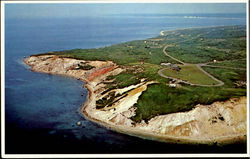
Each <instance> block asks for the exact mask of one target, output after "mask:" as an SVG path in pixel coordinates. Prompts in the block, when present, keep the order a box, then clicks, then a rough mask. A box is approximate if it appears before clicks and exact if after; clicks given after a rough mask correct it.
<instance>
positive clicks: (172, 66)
mask: <svg viewBox="0 0 250 159" xmlns="http://www.w3.org/2000/svg"><path fill="white" fill-rule="evenodd" d="M170 68H171V69H172V70H175V71H180V70H181V68H180V67H179V66H176V65H173V64H171V65H170Z"/></svg>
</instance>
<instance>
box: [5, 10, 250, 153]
mask: <svg viewBox="0 0 250 159" xmlns="http://www.w3.org/2000/svg"><path fill="white" fill-rule="evenodd" d="M222 25H246V17H245V15H244V14H199V15H194V14H192V15H190V14H181V15H179V14H176V15H165V14H150V15H149V14H147V15H143V14H140V15H133V14H127V15H107V16H91V17H75V18H53V17H50V18H34V19H32V18H27V19H25V18H6V19H5V107H4V108H5V150H6V152H5V153H6V154H92V153H97V154H100V153H109V154H110V153H111V154H113V153H167V154H168V153H178V154H179V153H244V152H246V145H245V144H234V145H228V146H224V147H218V146H205V145H198V146H197V145H196V146H190V145H175V144H166V143H161V142H157V141H151V140H146V139H141V138H137V137H132V136H128V135H125V134H120V133H117V132H114V131H111V130H108V129H106V128H105V127H103V126H100V125H98V124H96V123H93V122H91V121H88V120H87V119H85V118H84V116H82V115H81V113H80V112H79V109H80V107H81V106H82V104H83V103H84V102H85V101H86V97H87V94H88V92H87V90H86V89H85V88H84V87H83V86H84V83H82V82H80V81H77V80H76V79H72V78H68V77H63V76H57V75H48V74H43V73H37V72H32V71H30V70H29V68H28V67H27V66H26V65H25V64H24V63H23V60H24V57H28V56H30V55H32V54H36V53H44V52H49V51H58V50H68V49H75V48H98V47H104V46H109V45H113V44H117V43H122V42H126V41H130V40H137V39H145V38H150V37H154V36H157V35H159V33H160V31H162V30H172V29H178V28H189V27H205V26H222ZM78 121H81V122H82V125H81V126H77V124H76V123H77V122H78Z"/></svg>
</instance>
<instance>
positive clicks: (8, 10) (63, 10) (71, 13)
mask: <svg viewBox="0 0 250 159" xmlns="http://www.w3.org/2000/svg"><path fill="white" fill-rule="evenodd" d="M184 13H189V14H195V13H246V4H245V3H163V4H162V3H161V4H159V3H154V4H152V3H130V4H124V3H116V4H114V3H104V4H95V3H91V4H90V3H87V4H86V3H78V4H70V3H67V4H59V3H56V4H6V6H5V15H6V18H18V17H22V18H39V17H41V18H43V17H84V16H93V15H94V16H95V15H97V16H98V15H110V14H184Z"/></svg>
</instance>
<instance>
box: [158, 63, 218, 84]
mask: <svg viewBox="0 0 250 159" xmlns="http://www.w3.org/2000/svg"><path fill="white" fill-rule="evenodd" d="M180 67H181V70H180V71H175V70H173V69H171V68H170V67H168V68H166V69H165V70H164V71H163V74H164V75H166V76H169V77H174V78H177V79H180V80H183V81H188V82H190V83H192V84H202V85H215V84H218V82H217V81H215V80H213V79H212V78H210V77H208V76H207V75H206V74H204V73H203V72H202V71H200V70H199V69H198V68H197V66H196V65H194V64H186V65H184V66H180Z"/></svg>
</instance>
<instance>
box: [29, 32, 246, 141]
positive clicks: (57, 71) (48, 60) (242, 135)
mask: <svg viewBox="0 0 250 159" xmlns="http://www.w3.org/2000/svg"><path fill="white" fill-rule="evenodd" d="M185 29H187V28H185ZM178 30H180V29H178ZM161 33H163V34H164V32H161ZM24 62H25V64H26V65H28V66H30V70H32V71H34V72H41V73H47V74H52V75H62V76H67V77H71V78H76V79H77V80H80V81H82V82H84V83H85V84H84V87H85V88H86V89H87V91H88V95H87V101H86V102H85V103H83V104H82V105H81V107H80V108H79V110H80V113H82V115H83V116H84V117H85V118H86V119H88V120H90V121H92V122H95V123H97V124H99V125H101V126H104V127H105V128H107V129H110V130H113V131H116V132H119V133H123V134H127V135H130V136H135V137H139V138H143V139H149V140H155V141H159V142H165V143H176V144H194V145H197V144H205V145H218V146H222V145H227V144H233V143H236V142H237V143H238V142H240V143H246V139H247V136H246V130H245V129H246V128H245V126H246V125H244V124H245V123H244V122H245V121H244V120H243V118H242V119H241V118H240V119H239V121H230V120H229V122H232V123H234V122H240V126H238V127H237V126H235V125H237V123H236V124H235V125H233V126H231V127H227V126H225V123H222V122H220V121H219V123H218V124H219V125H216V124H215V128H214V125H213V124H212V125H211V123H209V122H208V121H209V120H210V119H209V120H208V121H203V120H204V119H203V118H205V119H206V120H207V119H208V117H207V116H206V115H205V116H204V111H205V113H206V111H208V112H209V111H210V112H209V113H210V114H208V116H210V117H211V116H212V115H216V113H217V114H218V112H217V111H222V112H224V111H225V112H226V113H229V116H228V117H227V118H231V116H230V112H228V111H229V110H228V108H230V107H231V105H229V106H227V105H228V103H230V102H231V103H232V101H231V100H234V99H230V100H228V101H226V102H215V103H213V104H211V105H199V104H198V105H197V106H195V107H194V109H193V110H190V111H186V112H176V113H171V114H166V115H158V116H156V117H153V118H152V119H150V121H149V123H147V124H146V123H142V122H141V123H136V125H133V124H132V122H133V121H132V120H131V119H130V117H132V116H133V113H135V110H131V108H132V106H133V105H134V104H135V103H137V100H138V98H139V96H140V95H141V93H142V92H143V91H145V90H146V89H147V85H148V84H151V83H150V82H149V83H148V82H147V83H145V82H143V81H141V83H139V84H138V85H137V86H135V85H131V86H132V87H133V88H129V87H130V86H129V87H126V88H123V89H125V90H126V89H127V91H126V92H128V94H129V93H132V92H133V93H132V94H133V95H131V96H132V97H133V98H132V97H129V98H127V97H126V98H125V97H124V100H121V101H122V102H125V103H126V102H127V103H126V104H124V103H122V102H121V103H120V101H118V102H117V103H118V104H117V105H116V108H117V107H121V105H122V104H123V105H122V106H125V107H126V108H125V109H124V108H122V109H123V110H122V111H121V112H117V111H115V110H114V109H113V108H112V111H111V109H108V110H104V111H102V110H99V109H97V108H96V101H97V100H98V99H102V97H100V96H104V95H101V93H102V92H103V91H104V90H105V84H104V83H105V80H106V77H107V76H108V75H113V74H119V73H121V72H122V71H123V69H122V68H119V65H117V64H115V63H114V62H112V61H84V60H77V59H74V58H60V57H59V56H57V55H37V56H35V55H32V56H30V57H28V58H26V59H25V60H24ZM79 63H87V64H90V65H91V66H94V69H90V70H75V69H72V68H74V67H75V66H76V65H77V64H78V65H79ZM119 69H120V70H119ZM110 73H111V74H110ZM151 82H153V81H151ZM99 84H100V85H101V86H100V85H99ZM103 85H104V86H103ZM103 89H104V90H103ZM136 89H138V90H136ZM100 90H101V91H100ZM121 90H122V89H118V92H119V91H121ZM131 90H132V91H131ZM96 91H97V92H99V93H96ZM111 91H114V92H116V91H117V90H111ZM107 93H109V92H107ZM107 93H105V94H107ZM116 93H117V92H116ZM128 94H127V95H128ZM98 96H99V97H98ZM130 99H131V100H132V103H131V102H128V100H130ZM242 100H243V105H244V100H246V97H242V98H239V99H237V102H238V105H237V102H236V104H235V105H233V107H234V106H235V107H236V106H237V108H233V110H234V109H242V110H243V112H244V106H243V108H242ZM115 104H116V103H115ZM218 105H222V107H223V109H222V110H220V109H219V107H218ZM207 107H209V108H207ZM210 107H211V109H212V111H211V110H209V109H210ZM230 109H231V108H230ZM230 111H231V110H230ZM235 111H236V113H237V110H235ZM125 112H126V113H129V115H128V116H126V117H125V118H124V113H125ZM115 113H116V114H115ZM200 113H201V114H202V113H203V116H202V115H201V116H199V114H200ZM114 114H115V115H116V116H114ZM131 114H132V116H131ZM219 114H220V113H219ZM121 115H122V116H121ZM233 115H234V114H233ZM236 115H237V114H236ZM240 115H243V116H244V114H240ZM111 117H112V118H111ZM112 120H114V121H112ZM223 120H224V119H223ZM241 120H243V123H241ZM121 121H122V122H121ZM176 121H177V123H176ZM178 122H179V123H178ZM159 123H161V124H159ZM204 123H205V127H204ZM171 124H172V125H171ZM206 124H207V125H206ZM223 124H224V125H223ZM157 126H158V127H157ZM164 126H165V127H164ZM206 126H207V127H206ZM162 127H164V128H162ZM227 128H230V129H229V130H228V131H235V129H237V131H235V132H234V133H232V134H230V133H229V134H227V133H228V132H226V131H225V130H224V132H220V130H222V129H227ZM186 129H189V130H188V132H186ZM193 129H195V130H193ZM206 129H212V130H213V129H214V130H215V131H218V130H219V132H217V133H218V134H219V135H216V133H215V134H214V132H213V131H212V130H210V132H209V131H208V132H206V131H207V130H206ZM238 129H240V130H238ZM183 131H184V133H183ZM197 131H198V136H197ZM199 131H200V132H199ZM211 131H212V132H211ZM222 131H223V130H222ZM199 133H201V134H200V135H199ZM207 133H208V134H207ZM209 133H210V134H209ZM223 133H225V134H223ZM178 134H179V135H178ZM202 134H203V135H204V136H203V135H202ZM209 135H211V136H209Z"/></svg>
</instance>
